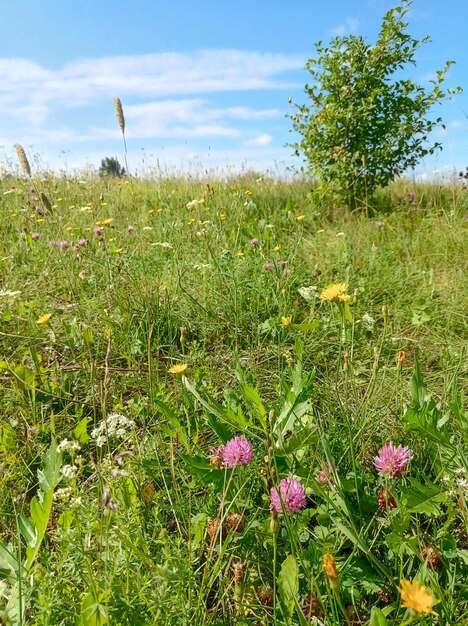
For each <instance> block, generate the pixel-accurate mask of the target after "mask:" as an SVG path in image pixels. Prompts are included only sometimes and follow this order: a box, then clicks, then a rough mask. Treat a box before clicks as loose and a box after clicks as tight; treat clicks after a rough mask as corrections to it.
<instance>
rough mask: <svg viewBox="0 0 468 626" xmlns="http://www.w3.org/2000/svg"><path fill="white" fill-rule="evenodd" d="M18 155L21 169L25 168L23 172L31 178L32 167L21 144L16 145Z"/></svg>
mask: <svg viewBox="0 0 468 626" xmlns="http://www.w3.org/2000/svg"><path fill="white" fill-rule="evenodd" d="M15 150H16V155H17V157H18V161H19V162H20V165H21V167H22V168H23V172H24V173H25V174H26V175H27V176H29V178H31V166H30V165H29V161H28V157H27V156H26V152H25V150H24V148H23V146H22V145H21V144H20V143H16V144H15Z"/></svg>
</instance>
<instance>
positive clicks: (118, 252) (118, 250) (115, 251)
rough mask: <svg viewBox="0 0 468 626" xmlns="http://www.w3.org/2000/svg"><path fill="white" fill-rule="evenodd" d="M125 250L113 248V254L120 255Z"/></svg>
mask: <svg viewBox="0 0 468 626" xmlns="http://www.w3.org/2000/svg"><path fill="white" fill-rule="evenodd" d="M122 250H123V248H112V252H113V253H114V254H120V253H121V252H122Z"/></svg>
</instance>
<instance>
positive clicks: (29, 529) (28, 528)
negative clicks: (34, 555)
mask: <svg viewBox="0 0 468 626" xmlns="http://www.w3.org/2000/svg"><path fill="white" fill-rule="evenodd" d="M18 526H19V529H20V531H21V534H22V535H23V537H24V540H25V541H26V543H27V545H28V546H30V547H31V548H34V546H35V545H36V541H37V530H36V528H35V527H34V526H32V525H31V524H30V523H29V522H28V520H27V519H26V518H25V517H24V515H18Z"/></svg>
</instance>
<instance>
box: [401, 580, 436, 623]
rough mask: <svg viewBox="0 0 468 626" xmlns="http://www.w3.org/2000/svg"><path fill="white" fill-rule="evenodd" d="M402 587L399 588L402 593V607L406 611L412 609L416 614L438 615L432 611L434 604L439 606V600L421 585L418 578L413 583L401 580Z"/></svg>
mask: <svg viewBox="0 0 468 626" xmlns="http://www.w3.org/2000/svg"><path fill="white" fill-rule="evenodd" d="M400 585H401V587H399V588H398V590H399V592H400V593H401V606H402V607H403V608H405V609H410V610H411V611H414V612H415V613H425V614H429V613H432V615H437V613H436V612H435V611H433V610H432V607H433V606H434V604H437V602H438V600H436V598H435V597H434V596H433V595H432V593H431V592H430V591H429V590H428V589H427V587H425V585H420V584H419V583H418V581H417V580H416V578H415V579H414V580H413V582H410V581H409V580H406V578H403V580H400Z"/></svg>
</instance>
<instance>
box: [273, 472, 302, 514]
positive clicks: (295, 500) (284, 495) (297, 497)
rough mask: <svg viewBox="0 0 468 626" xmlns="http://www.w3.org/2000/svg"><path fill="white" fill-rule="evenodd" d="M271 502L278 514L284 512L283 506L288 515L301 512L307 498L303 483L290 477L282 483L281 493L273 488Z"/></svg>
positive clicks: (280, 486)
mask: <svg viewBox="0 0 468 626" xmlns="http://www.w3.org/2000/svg"><path fill="white" fill-rule="evenodd" d="M270 502H271V506H272V507H273V508H274V509H276V511H277V512H278V513H282V512H283V506H284V510H285V511H286V513H292V512H299V511H301V510H302V509H303V508H304V507H305V505H306V503H307V496H306V494H305V491H304V487H303V486H302V485H301V483H300V482H299V481H298V480H297V479H296V478H292V476H289V477H288V478H283V480H282V481H281V482H280V484H279V493H278V489H277V487H272V488H271V494H270Z"/></svg>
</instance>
